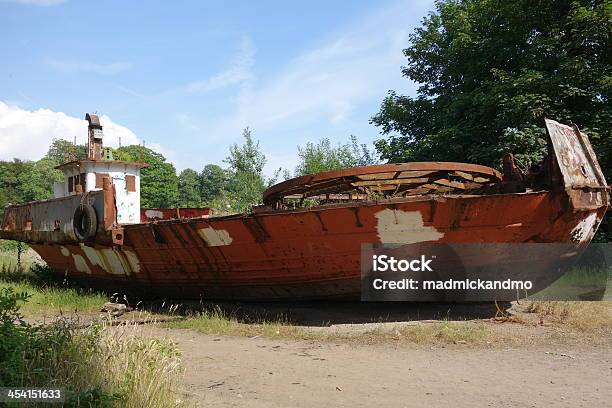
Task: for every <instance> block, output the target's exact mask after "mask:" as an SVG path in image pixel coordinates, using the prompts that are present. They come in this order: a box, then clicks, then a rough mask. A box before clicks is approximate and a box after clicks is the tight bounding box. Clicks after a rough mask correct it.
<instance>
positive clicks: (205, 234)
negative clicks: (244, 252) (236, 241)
mask: <svg viewBox="0 0 612 408" xmlns="http://www.w3.org/2000/svg"><path fill="white" fill-rule="evenodd" d="M198 233H199V234H200V236H201V237H202V239H203V240H204V241H206V243H207V244H208V246H225V245H229V244H231V243H232V241H233V240H232V237H230V234H229V232H227V230H216V229H214V228H212V227H206V228H202V229H199V230H198Z"/></svg>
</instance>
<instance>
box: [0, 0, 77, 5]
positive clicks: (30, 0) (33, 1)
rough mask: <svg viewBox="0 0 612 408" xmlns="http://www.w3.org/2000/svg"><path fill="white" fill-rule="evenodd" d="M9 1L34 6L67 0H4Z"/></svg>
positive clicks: (60, 2)
mask: <svg viewBox="0 0 612 408" xmlns="http://www.w3.org/2000/svg"><path fill="white" fill-rule="evenodd" d="M2 1H4V2H7V3H17V4H26V5H32V6H55V5H57V4H62V3H65V2H66V0H2Z"/></svg>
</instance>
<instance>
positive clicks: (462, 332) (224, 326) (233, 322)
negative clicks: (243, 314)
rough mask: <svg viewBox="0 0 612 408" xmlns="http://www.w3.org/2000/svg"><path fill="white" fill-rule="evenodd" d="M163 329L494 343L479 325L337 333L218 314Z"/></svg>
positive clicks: (413, 326)
mask: <svg viewBox="0 0 612 408" xmlns="http://www.w3.org/2000/svg"><path fill="white" fill-rule="evenodd" d="M163 326H164V327H169V328H174V329H191V330H195V331H198V332H200V333H203V334H207V335H218V336H240V337H264V338H272V339H274V338H283V339H291V340H319V341H329V342H334V341H343V342H350V343H358V344H377V343H383V342H397V341H403V342H407V343H446V344H452V343H455V344H457V343H458V344H461V343H465V344H483V343H486V342H492V341H494V340H495V339H496V338H497V336H496V335H495V332H494V331H493V330H491V329H490V328H488V327H487V326H486V325H485V324H484V323H481V322H450V321H442V322H432V323H420V322H416V323H414V324H411V325H409V326H406V325H401V326H400V325H398V326H377V327H375V328H372V329H366V330H358V329H357V330H337V329H335V328H333V327H316V328H313V327H300V326H295V325H293V324H291V322H289V321H287V320H286V319H283V318H279V319H277V320H272V321H270V320H262V321H259V322H252V323H243V322H240V321H239V320H238V319H236V318H235V317H232V316H229V315H227V314H224V313H223V312H222V311H220V310H213V311H205V312H203V313H201V314H197V315H192V316H190V317H188V318H187V319H184V320H179V321H175V322H168V323H163Z"/></svg>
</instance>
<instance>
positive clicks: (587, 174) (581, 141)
mask: <svg viewBox="0 0 612 408" xmlns="http://www.w3.org/2000/svg"><path fill="white" fill-rule="evenodd" d="M546 128H547V130H548V134H549V137H550V140H551V143H552V145H553V150H554V152H555V157H556V159H557V164H558V166H559V170H561V174H562V177H563V183H564V187H565V189H566V190H567V193H568V195H569V197H570V202H571V203H572V206H573V208H574V209H575V210H583V209H586V210H592V209H597V208H600V207H602V206H606V205H607V204H608V203H609V196H608V192H607V184H606V180H605V178H604V175H603V172H602V171H601V167H600V166H599V162H598V161H597V156H596V155H595V152H594V151H593V147H592V146H591V142H590V141H589V138H588V136H587V135H586V134H584V133H583V132H581V131H580V130H579V129H578V127H577V126H575V125H574V126H571V127H570V126H567V125H563V124H561V123H558V122H555V121H554V120H549V119H546Z"/></svg>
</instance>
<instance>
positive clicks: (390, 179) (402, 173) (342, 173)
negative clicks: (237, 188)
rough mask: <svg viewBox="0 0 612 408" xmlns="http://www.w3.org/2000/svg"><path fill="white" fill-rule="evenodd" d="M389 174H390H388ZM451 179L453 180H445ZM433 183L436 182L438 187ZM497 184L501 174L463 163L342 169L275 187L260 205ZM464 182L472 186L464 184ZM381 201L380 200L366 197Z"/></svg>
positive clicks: (271, 188)
mask: <svg viewBox="0 0 612 408" xmlns="http://www.w3.org/2000/svg"><path fill="white" fill-rule="evenodd" d="M390 170H393V171H390ZM450 178H453V179H455V180H448V179H450ZM437 180H440V182H439V183H438V182H437ZM500 181H501V174H499V173H498V172H497V171H496V170H494V169H492V168H489V167H485V166H478V165H474V164H465V163H444V162H434V163H400V164H386V165H380V166H368V167H357V168H354V169H343V170H337V171H331V172H325V173H320V174H314V175H309V176H304V177H298V178H295V179H292V180H287V181H285V182H282V183H279V184H277V185H275V186H272V187H270V188H269V189H268V190H266V191H265V192H264V202H265V203H266V204H267V205H272V206H276V207H277V208H280V207H282V206H283V205H284V204H285V202H284V200H285V199H289V200H292V199H294V197H298V198H307V197H313V196H317V197H321V196H322V195H327V194H334V195H338V194H351V193H355V194H365V197H366V199H367V198H368V193H369V192H374V193H377V194H382V195H383V197H390V196H398V195H399V196H404V195H411V194H414V193H417V194H420V192H422V191H430V190H433V191H436V192H439V193H447V192H452V191H453V190H455V189H457V190H462V191H460V193H462V192H463V190H466V189H480V188H481V187H482V185H479V184H474V183H479V182H480V183H481V184H486V183H495V182H500ZM465 182H474V183H471V184H465ZM432 183H434V184H438V185H444V186H446V187H448V188H438V187H436V186H435V185H434V186H433V187H431V188H429V189H426V190H424V189H423V188H420V187H422V186H420V185H433V184H432ZM370 198H376V199H378V198H381V197H370Z"/></svg>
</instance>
